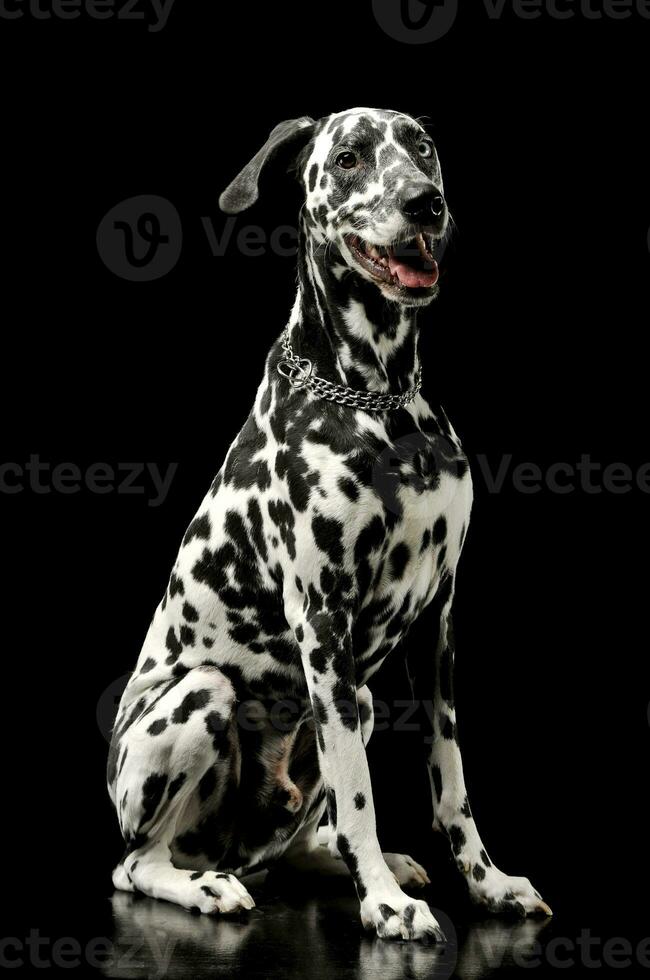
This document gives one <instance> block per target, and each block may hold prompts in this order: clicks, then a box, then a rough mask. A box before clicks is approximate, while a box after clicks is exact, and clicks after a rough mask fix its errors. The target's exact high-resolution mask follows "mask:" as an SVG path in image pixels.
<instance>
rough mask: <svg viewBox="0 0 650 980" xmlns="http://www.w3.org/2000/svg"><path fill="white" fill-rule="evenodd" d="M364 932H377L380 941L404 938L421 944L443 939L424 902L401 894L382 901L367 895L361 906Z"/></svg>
mask: <svg viewBox="0 0 650 980" xmlns="http://www.w3.org/2000/svg"><path fill="white" fill-rule="evenodd" d="M361 922H362V924H363V927H364V929H368V930H372V929H374V930H375V931H376V932H377V935H378V936H379V937H380V939H407V940H415V941H418V942H421V943H427V944H430V943H444V942H445V936H444V933H443V931H442V929H441V928H440V926H439V925H438V923H437V921H436V919H435V918H434V916H433V915H432V914H431V910H430V909H429V906H428V905H427V903H426V902H423V901H419V900H418V899H412V898H409V897H408V895H405V894H404V893H403V892H397V893H396V894H395V893H393V894H390V895H387V896H386V901H381V900H379V899H378V898H377V897H376V896H372V897H371V896H367V897H366V898H364V900H363V902H362V903H361Z"/></svg>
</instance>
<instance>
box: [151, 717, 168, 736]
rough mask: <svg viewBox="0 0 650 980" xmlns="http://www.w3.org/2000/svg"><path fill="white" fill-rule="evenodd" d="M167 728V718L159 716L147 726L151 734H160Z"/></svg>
mask: <svg viewBox="0 0 650 980" xmlns="http://www.w3.org/2000/svg"><path fill="white" fill-rule="evenodd" d="M166 728H167V719H166V718H157V719H156V721H152V722H151V724H150V725H149V727H148V728H147V731H148V732H149V734H150V735H160V734H161V732H164V731H165V729H166Z"/></svg>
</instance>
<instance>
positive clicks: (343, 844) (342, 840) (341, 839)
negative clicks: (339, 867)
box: [336, 834, 367, 901]
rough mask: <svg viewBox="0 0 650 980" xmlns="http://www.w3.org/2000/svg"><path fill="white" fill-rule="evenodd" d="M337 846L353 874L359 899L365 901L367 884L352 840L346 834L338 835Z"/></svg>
mask: <svg viewBox="0 0 650 980" xmlns="http://www.w3.org/2000/svg"><path fill="white" fill-rule="evenodd" d="M336 846H337V847H338V849H339V853H340V855H341V857H342V858H343V860H344V861H345V863H346V864H347V866H348V869H349V871H350V874H351V875H352V879H353V881H354V884H355V887H356V889H357V895H358V896H359V900H360V901H363V900H364V898H365V897H366V894H367V890H366V886H365V885H364V883H363V881H362V879H361V875H360V874H359V862H358V861H357V857H356V854H355V853H354V852H353V850H352V848H351V847H350V841H349V840H348V839H347V837H346V836H345V834H339V835H338V836H337V838H336Z"/></svg>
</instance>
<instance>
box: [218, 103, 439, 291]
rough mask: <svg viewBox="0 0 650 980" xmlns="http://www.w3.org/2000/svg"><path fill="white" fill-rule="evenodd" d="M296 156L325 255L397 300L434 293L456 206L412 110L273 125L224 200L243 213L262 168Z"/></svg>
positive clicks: (309, 226)
mask: <svg viewBox="0 0 650 980" xmlns="http://www.w3.org/2000/svg"><path fill="white" fill-rule="evenodd" d="M287 154H288V155H289V162H292V163H293V165H294V167H295V170H296V173H297V176H298V178H299V180H300V181H301V184H302V186H303V188H304V192H305V208H304V212H303V222H304V226H305V228H306V231H307V233H308V235H309V236H310V237H311V239H313V241H314V242H315V243H316V245H321V246H324V247H323V249H322V254H323V255H326V256H327V257H328V260H329V261H332V262H339V261H341V262H343V263H345V265H347V266H348V267H349V268H350V269H351V270H352V271H353V272H354V273H356V274H357V275H359V276H362V277H363V278H364V279H366V280H368V281H370V282H372V283H373V284H374V285H375V286H376V287H377V288H378V289H379V290H380V291H381V292H382V293H383V295H384V296H385V297H386V298H387V299H390V300H393V301H396V302H399V303H403V304H405V305H410V306H417V305H422V304H425V303H428V302H429V301H430V300H431V299H432V297H433V296H434V295H435V293H436V289H437V286H436V283H437V281H438V264H437V262H436V259H435V252H436V249H437V247H438V244H439V243H440V242H441V241H442V240H443V238H444V237H445V234H446V231H447V226H448V222H449V212H448V210H447V205H446V202H445V198H444V192H443V184H442V175H441V172H440V163H439V161H438V154H437V152H436V149H435V146H434V144H433V141H432V139H431V137H430V136H429V134H428V133H427V132H426V130H425V129H424V128H423V127H422V126H421V125H420V123H419V122H417V121H416V120H415V119H412V118H411V117H410V116H406V115H404V114H402V113H400V112H392V111H387V110H382V109H350V110H348V111H346V112H338V113H335V114H334V115H331V116H327V117H326V118H324V119H320V120H318V121H317V122H314V121H313V120H312V119H309V118H307V117H303V118H302V119H292V120H288V121H286V122H282V123H280V124H279V125H278V126H276V127H275V129H274V130H273V132H272V133H271V135H270V136H269V138H268V140H267V141H266V143H265V144H264V146H263V147H262V148H261V149H260V151H259V152H258V153H257V154H256V155H255V157H253V159H252V160H251V161H250V163H249V164H247V166H246V167H245V168H244V169H243V170H242V172H241V173H240V174H239V175H238V176H237V177H236V178H235V180H234V181H233V182H232V183H231V184H230V185H229V186H228V187H227V188H226V190H225V191H224V192H223V194H222V195H221V197H220V199H219V204H220V206H221V208H222V210H223V211H226V212H227V213H228V214H237V213H239V212H240V211H243V210H245V209H246V208H248V207H250V205H251V204H253V203H254V202H255V201H256V200H257V197H258V194H259V180H260V176H261V174H262V172H263V171H264V170H265V169H266V168H267V167H268V165H269V164H270V163H271V162H272V161H277V160H279V159H282V158H283V157H284V159H285V163H286V162H287V161H286V155H287Z"/></svg>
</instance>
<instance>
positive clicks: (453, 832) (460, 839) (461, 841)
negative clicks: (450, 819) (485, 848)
mask: <svg viewBox="0 0 650 980" xmlns="http://www.w3.org/2000/svg"><path fill="white" fill-rule="evenodd" d="M449 840H450V841H451V849H452V851H453V852H454V854H460V852H461V851H462V849H463V847H464V846H465V843H466V837H465V833H464V831H463V830H462V829H461V828H460V827H459V826H458V825H457V824H452V825H451V827H450V828H449Z"/></svg>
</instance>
